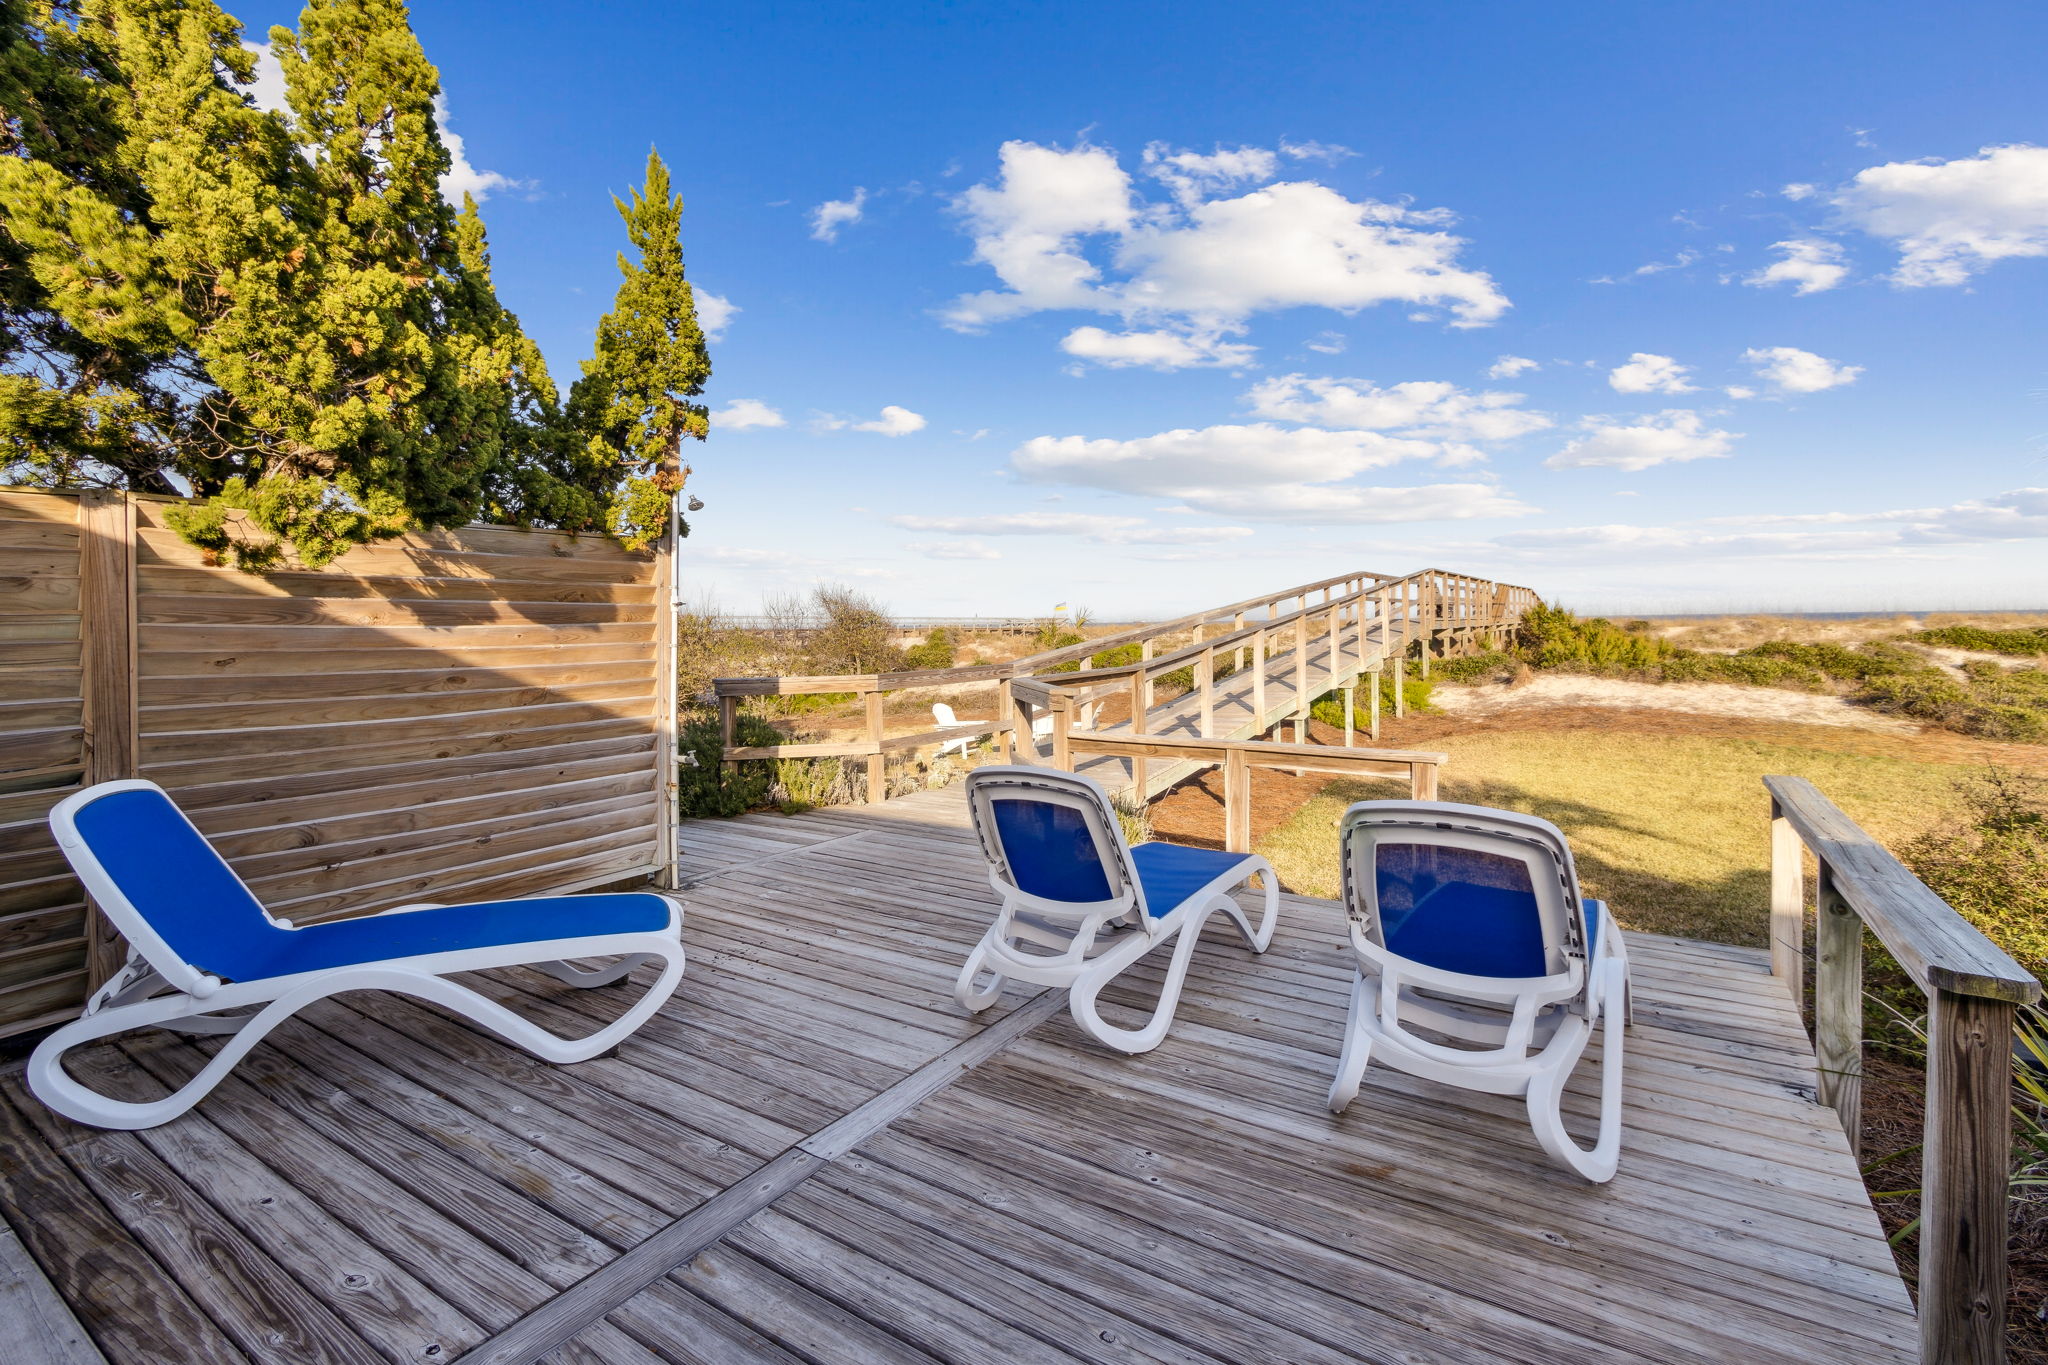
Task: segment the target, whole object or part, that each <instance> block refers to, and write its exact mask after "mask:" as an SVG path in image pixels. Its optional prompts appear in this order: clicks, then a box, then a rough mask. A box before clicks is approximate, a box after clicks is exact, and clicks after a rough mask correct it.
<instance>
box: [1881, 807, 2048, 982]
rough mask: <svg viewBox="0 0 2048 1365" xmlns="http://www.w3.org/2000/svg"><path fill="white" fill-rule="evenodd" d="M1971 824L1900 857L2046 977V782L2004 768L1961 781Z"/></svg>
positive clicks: (1933, 836) (1929, 837) (1931, 837)
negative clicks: (2044, 785) (2044, 788)
mask: <svg viewBox="0 0 2048 1365" xmlns="http://www.w3.org/2000/svg"><path fill="white" fill-rule="evenodd" d="M1957 790H1958V791H1959V792H1961V793H1962V795H1963V797H1964V799H1965V800H1966V801H1967V802H1968V804H1969V807H1970V816H1969V819H1968V821H1967V822H1965V823H1958V824H1954V825H1951V826H1949V827H1948V828H1945V829H1940V830H1935V831H1933V832H1931V833H1928V834H1924V835H1922V836H1920V837H1919V838H1918V839H1915V840H1913V841H1912V842H1911V843H1909V844H1907V845H1905V846H1904V847H1903V848H1902V849H1900V850H1899V856H1900V857H1901V858H1902V859H1903V860H1904V861H1905V862H1906V864H1907V865H1908V866H1910V867H1911V868H1912V869H1913V871H1914V872H1915V873H1916V874H1917V875H1918V876H1919V878H1920V880H1922V881H1924V882H1926V883H1927V884H1928V885H1929V886H1930V887H1932V888H1933V889H1934V892H1935V894H1936V895H1938V896H1940V897H1941V898H1942V899H1943V900H1945V901H1947V902H1948V903H1949V904H1950V905H1952V906H1954V907H1955V908H1956V910H1957V911H1959V912H1960V913H1961V914H1962V915H1963V917H1964V918H1965V919H1968V920H1969V921H1970V922H1971V923H1972V924H1974V925H1976V926H1977V927H1978V928H1979V929H1982V930H1983V931H1984V933H1985V935H1986V936H1987V937H1989V938H1990V939H1991V941H1992V942H1993V943H1996V944H1997V945H1998V946H1999V947H2001V948H2003V949H2005V951H2007V952H2008V953H2011V954H2012V955H2013V957H2014V958H2015V959H2016V960H2017V961H2018V962H2019V963H2020V965H2021V966H2023V967H2025V968H2026V969H2027V970H2028V971H2030V972H2032V973H2034V975H2036V976H2038V977H2042V978H2043V979H2044V980H2048V801H2044V799H2043V798H2044V795H2048V793H2044V791H2043V780H2042V779H2041V778H2038V777H2033V778H2030V777H2025V776H2022V775H2020V774H2018V773H2013V772H2008V771H2006V770H2004V769H2001V768H1996V767H1994V768H1991V769H1989V770H1988V771H1986V772H1985V773H1984V774H1983V775H1982V776H1980V777H1978V778H1975V779H1973V780H1971V781H1967V782H1962V783H1958V784H1957Z"/></svg>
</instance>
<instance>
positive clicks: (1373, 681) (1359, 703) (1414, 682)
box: [1308, 673, 1436, 731]
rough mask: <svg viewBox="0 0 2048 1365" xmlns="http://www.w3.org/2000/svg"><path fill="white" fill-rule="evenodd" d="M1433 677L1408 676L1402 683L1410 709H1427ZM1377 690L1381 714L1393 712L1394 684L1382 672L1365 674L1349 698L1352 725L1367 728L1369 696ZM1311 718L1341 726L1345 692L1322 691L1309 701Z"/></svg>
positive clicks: (1326, 723)
mask: <svg viewBox="0 0 2048 1365" xmlns="http://www.w3.org/2000/svg"><path fill="white" fill-rule="evenodd" d="M1435 686H1436V682H1435V679H1424V678H1416V677H1410V678H1409V679H1408V680H1407V681H1406V682H1404V683H1403V684H1402V685H1401V701H1402V704H1403V705H1404V706H1405V707H1406V708H1407V709H1408V710H1410V711H1428V710H1429V709H1430V705H1429V695H1430V693H1431V692H1432V691H1433V690H1434V689H1435ZM1375 690H1377V691H1378V692H1379V695H1380V710H1381V713H1382V714H1383V715H1388V716H1391V715H1393V714H1394V683H1393V679H1392V678H1390V677H1388V676H1387V675H1386V674H1385V673H1367V674H1365V675H1364V676H1363V677H1361V678H1360V679H1359V680H1358V695H1357V696H1356V697H1355V698H1353V700H1352V709H1351V728H1352V729H1353V730H1359V731H1362V730H1366V729H1368V728H1370V727H1371V725H1372V696H1373V692H1374V691H1375ZM1308 713H1309V716H1310V718H1311V719H1314V720H1319V721H1321V722H1322V723H1323V724H1325V725H1328V726H1330V727H1332V728H1334V729H1337V730H1342V729H1343V728H1344V694H1343V693H1342V692H1325V693H1323V695H1322V696H1320V697H1317V698H1316V699H1315V700H1314V701H1313V702H1311V703H1309V708H1308Z"/></svg>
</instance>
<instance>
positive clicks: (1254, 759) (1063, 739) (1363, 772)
mask: <svg viewBox="0 0 2048 1365" xmlns="http://www.w3.org/2000/svg"><path fill="white" fill-rule="evenodd" d="M1083 754H1109V755H1111V756H1112V757H1116V758H1128V759H1130V760H1132V762H1133V763H1134V764H1135V763H1138V762H1142V761H1144V760H1147V759H1165V760H1167V761H1169V762H1172V761H1181V762H1188V763H1193V764H1195V765H1197V766H1198V767H1221V768H1222V769H1223V847H1224V848H1225V849H1226V850H1227V851H1228V852H1231V853H1249V852H1251V851H1252V770H1253V769H1255V768H1285V769H1287V770H1288V771H1290V772H1316V773H1333V774H1336V775H1338V776H1342V777H1388V778H1394V779H1397V780H1400V781H1405V782H1406V783H1407V784H1408V794H1409V796H1411V797H1412V798H1414V799H1415V800H1417V801H1434V800H1436V778H1437V769H1438V768H1440V767H1442V766H1443V765H1444V764H1445V763H1447V762H1449V761H1450V755H1448V754H1440V753H1428V752H1423V751H1419V750H1409V749H1356V748H1351V749H1340V748H1337V747H1335V746H1334V745H1327V744H1276V743H1273V742H1271V741H1267V740H1256V739H1187V738H1180V739H1172V738H1161V737H1159V736H1153V735H1143V734H1138V735H1134V734H1130V733H1128V732H1118V731H1110V732H1104V731H1100V730H1067V729H1063V728H1060V727H1057V726H1056V727H1055V728H1054V730H1053V766H1054V767H1056V768H1064V769H1066V770H1067V771H1069V772H1071V771H1073V768H1074V760H1075V759H1076V758H1078V757H1080V756H1081V755H1083Z"/></svg>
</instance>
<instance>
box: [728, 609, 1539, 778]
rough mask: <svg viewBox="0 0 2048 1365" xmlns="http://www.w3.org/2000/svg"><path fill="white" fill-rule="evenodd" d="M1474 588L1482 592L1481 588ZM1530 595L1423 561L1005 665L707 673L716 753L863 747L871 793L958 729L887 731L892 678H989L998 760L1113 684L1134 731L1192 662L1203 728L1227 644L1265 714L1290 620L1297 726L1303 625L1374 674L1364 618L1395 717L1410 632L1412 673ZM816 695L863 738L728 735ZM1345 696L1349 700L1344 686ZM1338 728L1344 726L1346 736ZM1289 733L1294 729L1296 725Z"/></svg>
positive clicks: (1500, 620) (785, 754)
mask: <svg viewBox="0 0 2048 1365" xmlns="http://www.w3.org/2000/svg"><path fill="white" fill-rule="evenodd" d="M1340 585H1341V586H1342V587H1343V588H1344V590H1343V591H1342V592H1337V591H1333V590H1334V589H1337V588H1339V587H1340ZM1352 585H1356V586H1352ZM1482 588H1484V589H1489V590H1490V591H1487V592H1482V591H1481V590H1482ZM1317 592H1320V593H1321V594H1322V600H1321V601H1320V602H1317V603H1314V604H1313V605H1311V604H1310V603H1309V601H1308V597H1309V594H1311V593H1317ZM1289 598H1293V599H1295V600H1296V602H1297V604H1298V605H1297V607H1296V609H1295V610H1294V611H1291V612H1289V613H1287V614H1286V615H1279V614H1278V613H1277V612H1275V610H1274V609H1275V608H1276V607H1277V606H1278V605H1279V603H1281V602H1283V601H1285V600H1287V599H1289ZM1536 600H1538V599H1537V596H1536V594H1535V593H1534V592H1533V591H1532V590H1530V589H1528V588H1524V587H1518V586H1516V585H1513V584H1507V583H1494V582H1491V581H1489V580H1484V579H1474V578H1468V577H1466V576H1464V575H1458V574H1451V573H1449V572H1447V571H1445V570H1442V569H1422V570H1418V571H1416V572H1414V573H1409V574H1402V575H1399V576H1395V575H1391V574H1383V573H1375V572H1372V571H1369V570H1357V571H1353V572H1350V573H1344V574H1338V575H1336V576H1334V577H1331V578H1327V579H1323V580H1320V581H1318V582H1315V583H1304V584H1301V585H1298V586H1296V587H1291V588H1285V589H1282V590H1280V591H1279V592H1276V593H1267V594H1264V595H1262V596H1259V597H1251V598H1246V599H1245V600H1244V601H1242V602H1233V603H1230V604H1229V605H1226V606H1222V607H1215V608H1211V609H1208V610H1206V611H1201V612H1196V613H1194V614H1192V615H1188V616H1183V617H1180V618H1178V619H1176V620H1172V621H1163V622H1155V623H1151V624H1147V625H1143V626H1139V627H1136V628H1134V629H1131V630H1126V631H1121V632H1118V633H1116V634H1112V635H1106V636H1099V637H1097V638H1095V639H1093V640H1088V641H1084V642H1083V643H1081V644H1077V645H1069V646H1063V647H1062V648H1060V649H1056V650H1048V651H1045V652H1043V653H1040V654H1034V655H1028V656H1026V657H1024V658H1021V659H1016V660H1013V661H1011V662H1009V663H999V664H978V665H969V666H967V667H964V668H926V669H907V670H901V671H897V672H891V673H858V674H839V675H819V676H807V677H749V678H718V679H714V680H713V684H712V695H713V696H714V697H715V699H716V700H717V702H718V706H719V714H720V720H721V730H722V732H723V734H724V737H725V741H726V743H725V758H726V760H727V761H728V762H743V761H746V760H750V759H766V758H809V757H865V758H866V760H867V765H866V766H867V773H868V791H869V796H870V799H871V800H880V799H881V796H882V794H883V793H884V788H885V786H886V783H885V782H884V776H885V774H884V768H883V759H884V756H885V755H886V754H889V753H893V752H896V751H898V750H903V749H912V748H917V747H920V746H921V745H923V744H927V743H930V742H934V741H936V740H939V739H943V738H945V737H948V736H950V735H953V734H957V731H950V730H939V731H921V732H919V733H918V734H915V735H896V736H890V735H887V734H886V733H885V730H884V727H883V724H882V698H883V694H885V693H888V692H891V691H895V690H897V689H900V688H908V687H924V686H948V685H957V684H961V683H976V682H993V683H995V684H996V688H997V699H996V706H997V713H998V716H999V718H1000V719H999V720H998V721H997V722H996V723H994V724H992V725H990V726H989V727H988V730H989V732H990V733H992V734H994V735H995V736H996V738H997V741H998V743H999V745H1000V748H1001V752H1002V754H1003V756H1004V758H1005V759H1008V758H1010V757H1011V754H1012V751H1013V750H1014V749H1015V748H1016V747H1017V746H1018V744H1019V742H1020V739H1021V743H1022V744H1023V745H1024V746H1026V748H1025V752H1026V753H1027V754H1028V755H1029V756H1030V757H1031V759H1032V761H1038V760H1037V756H1036V749H1035V744H1034V743H1033V741H1032V740H1030V739H1029V738H1028V736H1029V734H1030V723H1031V720H1032V719H1033V718H1032V716H1031V710H1032V708H1034V707H1037V708H1044V709H1052V710H1056V711H1059V712H1060V713H1061V715H1062V719H1063V722H1064V720H1065V717H1067V716H1070V715H1071V714H1072V711H1071V710H1070V709H1069V705H1070V704H1071V703H1076V702H1080V703H1099V702H1100V700H1101V699H1102V698H1104V697H1105V696H1107V695H1108V694H1110V693H1111V692H1123V691H1128V692H1129V693H1130V695H1131V704H1132V728H1133V730H1134V732H1136V733H1143V731H1144V729H1145V722H1144V717H1145V715H1146V712H1147V711H1148V710H1149V709H1150V707H1151V704H1152V684H1153V682H1154V680H1155V679H1157V678H1159V677H1161V676H1163V675H1165V674H1168V673H1172V672H1174V671H1176V670H1177V669H1181V668H1192V669H1194V670H1195V672H1196V674H1197V678H1198V682H1199V684H1200V688H1199V690H1200V691H1201V694H1202V695H1201V697H1200V699H1199V702H1200V711H1201V721H1202V729H1204V730H1205V731H1207V730H1213V728H1214V720H1213V717H1214V702H1215V697H1214V695H1213V694H1214V692H1215V688H1216V684H1217V673H1218V665H1217V658H1216V655H1217V651H1218V650H1219V649H1221V650H1225V651H1229V652H1232V653H1237V652H1240V651H1247V650H1248V651H1249V652H1250V653H1251V655H1252V657H1253V659H1254V661H1255V665H1256V666H1255V667H1254V668H1253V670H1252V672H1253V698H1252V700H1253V709H1254V711H1255V712H1256V713H1257V714H1258V716H1259V717H1260V718H1261V720H1262V722H1263V719H1264V717H1265V714H1266V711H1265V693H1266V672H1267V670H1266V667H1265V663H1264V652H1265V649H1266V648H1267V646H1268V645H1269V644H1270V643H1272V642H1273V641H1274V638H1275V632H1276V631H1279V630H1283V629H1285V628H1287V627H1290V626H1291V627H1292V630H1291V632H1289V633H1290V634H1291V635H1292V636H1293V639H1292V641H1291V647H1292V649H1293V652H1294V655H1295V670H1294V671H1295V678H1294V683H1295V692H1296V696H1297V701H1298V703H1299V707H1300V714H1299V716H1298V717H1297V719H1296V726H1297V731H1299V727H1300V725H1301V723H1302V722H1301V719H1300V717H1301V716H1306V714H1307V705H1308V698H1307V693H1306V691H1305V688H1306V685H1307V677H1308V673H1307V656H1306V651H1307V648H1308V641H1309V639H1310V636H1311V633H1312V631H1311V628H1312V626H1313V627H1315V629H1314V630H1313V634H1314V636H1315V638H1317V639H1324V638H1327V639H1328V640H1329V641H1330V642H1331V646H1332V649H1331V658H1332V661H1333V667H1334V661H1335V660H1336V658H1337V657H1338V655H1339V652H1340V651H1341V648H1342V646H1343V641H1344V639H1345V638H1346V635H1347V628H1348V631H1349V632H1352V633H1355V635H1356V640H1357V647H1358V652H1359V656H1360V657H1359V663H1360V668H1361V669H1362V670H1363V671H1367V672H1373V671H1377V670H1378V669H1379V668H1380V667H1381V662H1382V660H1381V659H1380V658H1367V657H1365V651H1366V647H1367V644H1366V632H1367V629H1368V626H1369V625H1370V623H1371V620H1378V621H1379V622H1381V623H1382V629H1381V635H1380V654H1381V656H1383V658H1384V659H1385V660H1386V661H1388V662H1390V664H1391V667H1392V668H1393V670H1394V680H1395V694H1394V713H1395V714H1396V715H1400V714H1402V713H1403V710H1404V703H1403V699H1402V694H1401V691H1400V679H1401V674H1402V671H1403V665H1402V664H1401V663H1400V659H1401V657H1402V656H1404V655H1405V653H1406V651H1407V649H1408V647H1409V646H1410V645H1411V644H1412V643H1413V642H1414V641H1416V640H1417V639H1420V640H1421V641H1423V643H1424V649H1423V651H1422V654H1423V658H1422V671H1423V675H1424V676H1425V677H1426V676H1428V672H1429V654H1430V650H1431V649H1432V648H1434V645H1433V644H1432V642H1433V641H1441V642H1443V644H1444V647H1445V648H1446V649H1461V648H1465V647H1467V646H1469V645H1470V644H1471V643H1472V642H1474V641H1475V640H1476V639H1477V638H1478V636H1479V635H1480V634H1481V633H1482V632H1485V631H1494V630H1499V629H1500V628H1502V627H1504V626H1507V625H1510V624H1512V622H1513V621H1514V620H1515V619H1516V618H1517V617H1518V616H1519V614H1520V612H1521V611H1523V610H1526V608H1527V607H1528V605H1529V604H1530V603H1533V602H1535V601H1536ZM1253 608H1263V609H1264V610H1265V611H1266V613H1267V615H1266V616H1264V617H1263V618H1262V619H1258V620H1246V619H1245V618H1246V616H1247V614H1248V612H1249V611H1250V610H1251V609H1253ZM1369 613H1370V614H1371V615H1370V618H1369ZM1347 615H1348V616H1349V618H1350V620H1349V621H1348V622H1347V620H1346V619H1345V618H1346V617H1347ZM1217 621H1227V622H1228V627H1227V629H1226V630H1225V633H1224V634H1221V635H1216V636H1210V635H1208V634H1207V633H1206V629H1205V628H1206V627H1208V626H1210V625H1212V624H1213V623H1215V622H1217ZM1396 623H1398V624H1396ZM1190 626H1192V627H1195V628H1196V630H1195V634H1196V637H1197V638H1196V639H1195V640H1194V641H1193V642H1191V643H1189V644H1187V645H1184V646H1181V647H1178V648H1176V649H1174V650H1172V651H1171V652H1169V653H1166V654H1161V655H1157V656H1155V655H1153V654H1152V645H1153V642H1154V641H1157V640H1159V639H1161V638H1162V637H1165V636H1170V635H1173V634H1176V633H1178V632H1180V631H1183V630H1186V629H1187V628H1189V627H1190ZM1133 642H1137V643H1141V644H1142V645H1143V646H1144V654H1145V657H1144V658H1141V659H1140V660H1139V661H1137V662H1136V663H1132V664H1119V665H1113V666H1110V667H1107V668H1099V669H1088V670H1076V671H1074V672H1071V673H1060V674H1047V673H1046V672H1045V670H1046V669H1049V668H1053V667H1056V666H1058V665H1060V664H1064V663H1072V662H1076V661H1079V660H1082V659H1085V658H1087V657H1088V656H1090V655H1094V654H1099V653H1101V652H1102V651H1104V650H1106V649H1115V648H1117V647H1118V646H1120V645H1127V644H1131V643H1133ZM1034 675H1036V676H1034ZM818 693H850V694H853V695H855V696H858V697H860V698H861V699H862V702H863V706H862V710H863V712H864V719H865V722H866V726H865V728H866V731H867V733H866V735H865V737H864V738H863V739H860V740H850V741H841V742H836V743H830V744H777V745H755V746H747V747H743V748H742V747H737V746H735V745H734V744H733V743H732V740H733V734H734V730H735V728H736V727H735V722H736V720H737V707H738V704H739V702H740V701H741V700H742V699H743V698H746V697H774V696H800V695H806V694H812V695H815V694H818ZM1378 696H1379V694H1378V690H1377V689H1375V690H1374V693H1373V714H1374V726H1375V728H1374V732H1373V737H1374V738H1375V739H1377V738H1378V729H1377V722H1378ZM1346 701H1347V705H1348V704H1349V701H1350V695H1349V693H1348V691H1347V694H1346ZM1091 714H1092V713H1091ZM1084 719H1085V717H1084ZM1348 732H1349V727H1348V725H1347V734H1348ZM1296 738H1297V739H1299V738H1300V735H1299V733H1297V735H1296ZM1347 743H1348V740H1347ZM1134 764H1135V769H1136V771H1137V772H1138V773H1139V774H1141V775H1142V773H1143V772H1144V768H1145V759H1143V758H1142V757H1141V758H1137V759H1134ZM1287 766H1290V767H1297V768H1311V767H1314V766H1315V765H1313V764H1306V763H1290V764H1288V765H1287ZM1345 770H1347V771H1348V770H1350V769H1348V768H1347V769H1345ZM1141 790H1145V791H1147V794H1148V795H1149V788H1146V787H1145V786H1144V785H1143V784H1142V783H1141Z"/></svg>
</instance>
